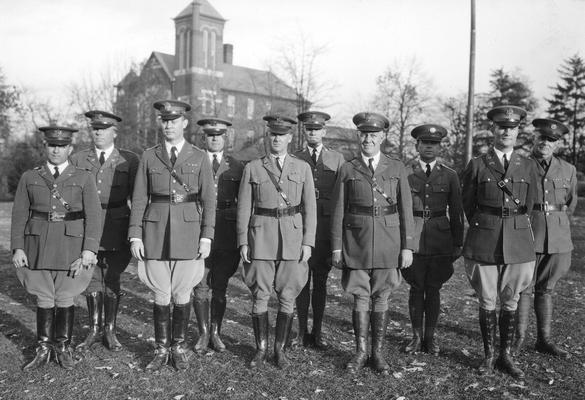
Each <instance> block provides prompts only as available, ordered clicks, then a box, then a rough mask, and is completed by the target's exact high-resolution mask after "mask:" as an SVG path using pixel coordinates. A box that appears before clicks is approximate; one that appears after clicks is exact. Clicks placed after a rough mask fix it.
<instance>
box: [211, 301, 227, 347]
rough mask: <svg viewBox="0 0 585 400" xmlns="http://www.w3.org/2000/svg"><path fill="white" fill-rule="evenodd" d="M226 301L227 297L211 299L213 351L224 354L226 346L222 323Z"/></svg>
mask: <svg viewBox="0 0 585 400" xmlns="http://www.w3.org/2000/svg"><path fill="white" fill-rule="evenodd" d="M225 308H226V300H225V297H224V298H221V299H217V298H215V297H212V298H211V324H210V328H211V329H210V337H209V338H210V340H211V346H212V347H213V350H215V351H217V352H219V353H222V352H224V351H225V344H223V342H222V341H221V338H220V332H221V322H222V321H223V315H224V313H225Z"/></svg>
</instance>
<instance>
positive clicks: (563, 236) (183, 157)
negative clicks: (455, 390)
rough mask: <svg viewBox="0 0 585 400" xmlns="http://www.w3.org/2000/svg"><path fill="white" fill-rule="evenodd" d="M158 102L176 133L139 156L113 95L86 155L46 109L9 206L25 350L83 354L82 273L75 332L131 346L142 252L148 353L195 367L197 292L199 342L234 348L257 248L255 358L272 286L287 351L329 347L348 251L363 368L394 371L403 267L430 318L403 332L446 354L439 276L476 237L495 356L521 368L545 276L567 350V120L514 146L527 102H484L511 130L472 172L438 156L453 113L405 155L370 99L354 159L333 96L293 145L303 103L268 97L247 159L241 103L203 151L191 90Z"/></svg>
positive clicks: (41, 356) (471, 248)
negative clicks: (229, 310) (340, 131)
mask: <svg viewBox="0 0 585 400" xmlns="http://www.w3.org/2000/svg"><path fill="white" fill-rule="evenodd" d="M154 107H155V108H156V109H157V110H158V113H159V118H160V123H161V128H162V136H163V139H164V140H163V142H162V143H161V144H159V145H157V146H155V147H152V148H149V149H147V150H145V151H144V153H143V154H142V157H141V158H140V160H139V158H138V156H136V155H135V154H134V153H132V152H129V151H126V150H122V149H118V148H116V147H115V146H114V139H115V138H116V135H117V125H118V123H119V122H120V121H121V118H120V117H118V116H116V115H114V114H111V113H108V112H104V111H95V110H94V111H89V112H87V113H86V114H85V115H86V116H87V117H88V118H89V120H90V125H91V128H92V130H91V132H92V137H93V144H94V145H93V146H92V147H91V148H90V149H88V150H84V151H80V152H78V153H76V154H73V155H71V153H72V150H73V148H72V145H71V143H72V134H73V132H75V129H71V128H68V127H59V126H48V127H43V128H40V130H41V131H42V132H43V133H44V135H45V142H46V155H47V162H46V163H45V164H44V165H41V166H39V167H37V168H35V169H33V170H30V171H27V172H25V173H24V175H23V176H22V178H21V180H20V182H19V185H18V188H17V191H16V196H15V201H14V207H13V215H12V244H11V246H12V251H13V263H14V266H15V267H16V272H17V276H18V278H19V280H20V281H21V283H22V284H23V286H24V287H25V289H26V290H27V291H28V292H29V293H30V294H31V295H33V296H36V298H37V339H38V347H37V353H36V356H35V357H34V359H33V360H32V361H31V362H29V363H28V364H27V365H25V366H24V369H33V368H37V367H39V366H41V365H43V364H46V363H47V362H49V360H50V359H51V355H52V354H55V355H56V360H57V361H58V362H59V364H60V365H61V366H62V367H63V368H66V369H71V368H74V365H75V359H74V357H73V353H72V347H71V335H72V328H73V309H74V307H73V299H74V297H75V296H76V295H79V294H81V293H82V292H84V291H85V294H86V298H87V308H88V314H89V331H88V333H87V337H86V338H85V340H84V341H83V342H82V343H80V344H79V345H78V346H77V349H78V350H79V351H80V352H87V351H88V350H89V349H90V348H91V346H92V345H94V343H96V342H97V341H99V340H100V338H101V341H102V342H103V344H104V345H105V346H106V347H107V348H108V349H109V350H111V351H119V350H121V349H122V345H121V344H120V342H119V340H118V339H117V337H116V316H117V311H118V304H119V302H120V297H121V295H122V293H121V291H120V274H121V273H122V272H123V271H124V269H125V268H126V266H127V265H128V263H129V261H130V259H131V256H134V257H135V258H137V259H138V260H139V261H141V262H139V264H138V276H139V278H140V280H141V281H142V282H143V283H144V284H145V285H147V286H148V287H149V288H150V289H151V290H152V292H153V295H154V306H153V317H154V334H155V347H156V348H155V351H154V357H153V359H152V361H150V363H148V365H147V366H146V369H147V370H159V369H161V368H162V367H164V366H165V365H166V364H167V363H169V362H172V364H173V366H174V367H175V368H176V369H177V370H185V369H187V368H188V366H189V357H188V355H189V351H188V348H187V346H186V343H187V342H186V330H187V325H188V322H189V319H190V309H191V296H192V292H193V308H194V310H195V315H196V320H197V327H198V331H199V337H198V340H197V343H196V345H195V350H196V352H198V353H202V352H205V351H207V348H208V347H211V348H212V349H214V350H215V351H218V352H221V351H224V350H225V349H226V345H225V344H224V343H223V342H222V340H221V338H220V331H221V325H222V320H223V316H224V313H225V311H226V291H227V286H228V281H229V279H230V277H232V276H233V275H234V273H235V272H236V270H237V268H238V265H239V263H240V260H241V262H242V263H243V279H244V281H245V283H246V285H247V286H248V287H249V288H250V291H251V293H252V299H253V303H252V326H253V331H254V338H255V345H256V353H255V355H254V357H253V359H252V360H251V362H250V366H251V367H252V368H255V367H259V366H262V365H263V364H264V363H265V361H266V360H267V359H268V343H269V327H270V323H269V318H268V301H269V298H270V296H271V293H272V291H273V290H274V291H275V292H276V295H277V299H278V313H277V316H276V328H275V339H274V355H275V363H276V365H277V366H278V367H280V368H284V367H286V366H287V365H289V364H290V360H289V359H288V358H287V354H286V350H287V348H288V347H289V346H291V347H294V346H314V347H316V348H319V349H326V348H328V347H329V344H328V343H327V341H326V338H325V337H324V335H323V329H322V328H323V325H322V324H323V316H324V311H325V305H326V296H327V277H328V274H329V272H330V269H331V267H332V266H333V267H337V268H341V269H342V286H343V288H344V290H345V291H346V292H347V293H349V294H351V295H353V298H354V304H353V311H352V323H353V328H354V335H355V348H356V351H355V354H354V355H353V357H352V358H351V360H350V361H349V362H348V364H347V369H348V370H349V371H350V372H352V373H355V372H356V371H358V370H359V369H361V368H362V367H363V366H364V365H365V364H366V363H367V361H368V360H370V364H371V366H372V368H374V369H375V370H376V371H379V372H381V373H384V374H387V373H388V371H389V369H390V367H389V365H388V363H387V362H386V361H385V359H384V352H383V348H384V347H383V346H384V342H385V335H386V327H387V323H388V301H389V296H390V294H391V293H392V292H393V291H394V290H395V289H396V288H397V287H398V286H399V284H400V282H401V280H402V278H404V279H405V280H406V281H407V282H408V284H409V285H410V294H409V299H408V310H409V315H410V320H411V323H412V331H413V337H412V340H411V341H410V342H409V343H408V344H407V345H406V347H405V351H406V352H407V353H416V352H420V351H424V352H428V353H430V354H433V355H438V354H439V352H440V348H439V345H438V340H437V339H436V338H435V331H436V327H437V321H438V317H439V314H440V289H441V287H442V285H443V284H444V283H445V282H447V281H448V280H449V278H450V277H451V275H452V274H453V262H454V261H455V260H456V259H457V258H459V257H460V256H461V255H463V256H464V258H465V270H466V273H467V276H468V278H469V281H470V283H471V285H472V287H473V288H474V289H475V291H476V294H477V297H478V298H479V324H480V328H481V334H482V338H483V344H484V351H485V358H484V360H483V362H482V363H481V365H480V367H479V371H480V372H481V373H485V374H490V373H492V371H493V370H494V368H495V367H498V368H499V369H501V370H502V371H504V372H506V373H508V374H510V375H512V376H513V377H515V378H518V379H522V378H523V377H524V374H523V372H522V370H521V369H520V368H518V367H517V366H516V364H515V363H514V361H513V359H512V354H513V353H514V352H518V351H519V350H520V348H521V347H522V345H523V342H524V340H525V337H526V328H527V324H528V319H529V309H530V296H531V292H532V287H534V292H535V298H534V308H535V312H536V317H537V327H538V329H537V333H538V336H537V337H538V338H537V342H536V350H538V351H540V352H544V353H547V354H551V355H555V356H561V357H567V356H568V353H567V352H566V351H565V350H563V349H561V348H560V347H558V346H556V345H555V344H554V343H553V342H552V341H551V339H550V336H551V320H552V293H553V290H554V287H555V284H556V282H557V281H558V279H559V278H560V277H562V276H563V275H564V274H565V273H566V272H567V270H568V268H569V266H570V259H571V256H570V254H571V249H572V244H571V235H570V230H569V215H570V213H571V212H572V211H573V210H574V209H575V206H576V202H577V196H576V172H575V168H574V167H573V166H572V165H570V164H568V163H566V162H565V161H562V160H561V159H559V158H557V157H555V156H554V154H553V153H554V151H555V149H556V148H557V147H558V143H559V139H560V138H561V136H562V135H563V134H565V133H566V132H568V129H567V128H566V127H565V126H564V125H563V124H561V123H559V122H557V121H554V120H550V119H536V120H534V121H533V125H534V128H535V137H536V138H535V144H534V149H533V155H532V156H531V157H529V158H527V157H524V156H522V155H520V154H519V153H517V152H516V151H515V150H514V145H515V143H516V136H517V134H518V126H519V124H520V123H521V122H522V120H523V119H524V118H525V116H526V112H525V111H524V110H522V109H521V108H519V107H515V106H500V107H495V108H493V109H492V110H490V112H488V114H487V117H488V119H490V120H491V121H492V128H491V130H492V132H493V135H494V146H493V148H492V149H490V150H489V151H488V152H487V154H484V155H482V156H480V157H478V158H475V159H473V160H472V161H471V162H469V164H468V165H467V168H466V169H465V171H464V173H463V175H462V184H461V185H460V183H459V178H458V176H457V174H456V173H455V171H453V170H452V169H450V168H449V167H447V166H445V165H444V164H441V163H440V162H438V160H437V157H438V156H439V154H440V151H441V140H442V139H443V138H444V137H445V136H446V135H447V130H446V129H445V128H443V127H442V126H439V125H436V124H426V125H420V126H417V127H416V128H414V129H413V130H412V133H411V134H412V136H413V137H414V138H415V139H416V141H417V142H416V149H417V151H418V154H419V159H418V160H417V161H416V162H414V163H413V165H411V166H408V167H407V166H405V165H404V164H403V163H402V162H401V161H400V160H398V159H396V158H393V157H390V156H387V155H385V154H383V153H381V151H380V145H381V143H382V142H383V140H384V138H385V131H387V129H388V128H389V121H388V119H386V118H385V117H384V116H382V115H380V114H376V113H369V112H363V113H359V114H357V115H355V116H354V118H353V122H354V124H355V125H356V127H357V131H358V140H359V145H360V154H359V155H358V156H357V157H356V158H354V159H352V160H350V161H348V162H345V160H344V158H343V156H342V155H341V154H340V153H337V152H335V151H333V150H330V149H327V148H326V147H324V146H323V137H324V135H325V134H326V123H327V121H328V120H329V119H330V116H329V115H328V114H326V113H323V112H319V111H308V112H304V113H302V114H300V115H298V117H297V118H298V121H300V122H302V123H303V125H304V132H305V138H306V142H307V147H306V148H305V149H303V150H301V151H299V152H298V153H296V154H295V155H291V154H289V153H288V151H287V148H288V145H289V143H290V142H291V140H292V137H293V135H292V131H293V128H294V126H295V125H296V123H297V121H296V120H295V119H292V118H288V117H286V116H281V115H268V116H266V117H264V120H265V121H266V126H267V137H266V141H267V148H268V150H269V151H268V152H267V154H266V156H264V157H262V158H261V159H257V160H253V161H251V162H249V163H248V164H246V165H245V166H244V165H243V164H242V163H241V162H240V161H238V160H236V159H234V158H233V157H230V156H228V155H227V154H226V153H225V152H224V145H225V141H226V132H227V128H228V126H230V125H231V123H230V122H229V121H226V120H223V119H218V118H207V119H202V120H199V121H198V122H197V124H198V125H200V126H201V129H202V131H203V134H204V137H205V144H206V150H205V151H202V150H200V149H199V148H197V147H195V146H194V145H191V144H190V143H187V142H186V141H185V139H184V130H185V128H186V127H187V125H188V122H189V121H188V119H187V113H188V112H189V111H190V108H191V107H190V105H189V104H187V103H183V102H180V101H176V100H165V101H159V102H156V103H154ZM130 205H131V206H130ZM464 215H465V216H466V217H467V220H468V222H469V229H468V232H467V236H466V239H465V241H464ZM102 232H103V233H102ZM311 282H312V287H311ZM210 288H211V305H210V301H209V291H210ZM498 298H499V299H500V315H499V318H498V317H497V315H496V302H497V299H498ZM519 299H520V301H519ZM171 303H172V305H171ZM518 304H519V308H518ZM295 305H296V310H297V315H298V329H297V331H298V332H297V335H296V337H295V338H293V337H291V336H292V335H291V325H292V321H293V314H294V310H295ZM310 306H312V313H313V318H312V329H311V331H310V332H309V329H308V315H309V307H310ZM517 308H518V310H517ZM497 325H499V332H500V351H499V355H498V357H497V358H496V355H495V340H496V326H497ZM370 329H371V350H370V351H368V350H369V349H368V337H369V336H370V335H369V332H370ZM368 353H369V355H368Z"/></svg>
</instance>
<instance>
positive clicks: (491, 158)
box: [484, 149, 505, 175]
mask: <svg viewBox="0 0 585 400" xmlns="http://www.w3.org/2000/svg"><path fill="white" fill-rule="evenodd" d="M484 157H485V160H486V161H487V164H488V165H489V166H490V168H491V169H493V170H494V171H496V172H499V173H500V174H501V175H504V172H505V171H504V166H503V165H502V163H501V162H500V159H499V158H498V156H497V155H496V152H495V151H494V149H490V150H489V151H488V152H487V154H486V155H485V156H484Z"/></svg>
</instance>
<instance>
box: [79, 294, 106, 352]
mask: <svg viewBox="0 0 585 400" xmlns="http://www.w3.org/2000/svg"><path fill="white" fill-rule="evenodd" d="M85 300H86V301H87V314H88V318H89V332H88V333H87V336H86V337H85V340H84V341H83V342H81V343H80V344H78V345H77V347H76V349H77V350H78V351H81V352H86V351H88V350H89V349H90V347H91V346H92V345H93V344H94V343H95V342H96V341H97V340H98V337H99V336H100V334H101V330H102V305H103V294H102V292H92V293H89V294H88V295H86V296H85Z"/></svg>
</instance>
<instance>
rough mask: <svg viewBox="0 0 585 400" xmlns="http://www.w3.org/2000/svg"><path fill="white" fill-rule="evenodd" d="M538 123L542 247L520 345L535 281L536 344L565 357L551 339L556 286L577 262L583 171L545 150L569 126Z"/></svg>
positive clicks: (525, 299) (536, 215)
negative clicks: (576, 219) (576, 217)
mask: <svg viewBox="0 0 585 400" xmlns="http://www.w3.org/2000/svg"><path fill="white" fill-rule="evenodd" d="M532 124H533V125H534V127H535V130H536V133H537V134H538V135H539V142H538V143H536V144H535V145H534V147H535V150H534V155H533V160H534V163H535V165H536V169H537V172H538V197H537V200H536V204H534V207H533V209H532V213H531V220H532V231H533V232H534V247H535V249H536V268H535V273H534V279H533V281H532V285H531V287H530V288H528V289H527V290H525V291H523V292H522V295H521V296H520V301H519V303H518V329H517V338H516V343H515V350H516V351H518V350H520V348H521V347H522V344H523V342H524V338H525V335H526V329H527V327H528V320H529V314H530V292H531V289H532V287H534V311H535V313H536V325H537V340H536V350H537V351H539V352H542V353H546V354H551V355H554V356H560V357H565V358H566V357H569V353H568V352H566V351H565V350H563V349H561V348H559V347H557V346H556V345H555V344H554V343H552V342H551V339H550V336H551V323H552V314H553V299H552V295H553V292H554V289H555V286H556V284H557V282H558V281H559V279H560V278H562V277H563V276H564V275H565V274H566V273H567V272H568V271H569V268H570V266H571V250H573V242H572V241H571V227H570V221H569V215H570V214H572V213H573V211H575V207H576V206H577V172H576V169H575V167H574V166H573V165H571V164H569V163H568V162H566V161H564V160H561V159H560V158H558V157H555V156H552V151H551V157H549V158H548V159H545V158H544V157H542V156H540V154H539V153H538V148H537V147H539V146H551V144H550V143H546V141H551V142H556V141H557V140H559V139H560V138H561V137H562V135H564V134H566V133H567V132H569V129H568V128H567V127H566V126H565V125H563V124H561V123H560V122H558V121H555V120H552V119H535V120H534V121H533V122H532Z"/></svg>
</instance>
